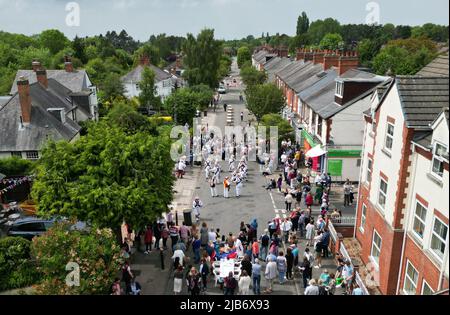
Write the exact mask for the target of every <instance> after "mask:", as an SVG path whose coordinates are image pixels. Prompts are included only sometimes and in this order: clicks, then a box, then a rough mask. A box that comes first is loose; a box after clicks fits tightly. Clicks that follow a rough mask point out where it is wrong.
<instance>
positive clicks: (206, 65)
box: [183, 29, 222, 89]
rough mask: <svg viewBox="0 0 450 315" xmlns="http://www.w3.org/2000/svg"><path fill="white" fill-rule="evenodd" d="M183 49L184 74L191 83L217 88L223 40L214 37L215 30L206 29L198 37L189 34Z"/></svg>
mask: <svg viewBox="0 0 450 315" xmlns="http://www.w3.org/2000/svg"><path fill="white" fill-rule="evenodd" d="M183 51H184V53H185V57H184V59H183V63H184V66H185V68H186V69H185V72H184V73H183V76H184V77H185V78H186V80H187V81H188V83H189V85H191V86H193V85H198V84H206V85H208V86H209V87H211V88H213V89H215V88H217V87H218V86H219V68H220V58H221V56H222V42H221V41H218V40H215V39H214V30H212V29H204V30H202V31H201V32H200V34H198V35H197V38H195V37H194V36H193V35H192V34H188V35H187V40H186V42H185V43H184V45H183Z"/></svg>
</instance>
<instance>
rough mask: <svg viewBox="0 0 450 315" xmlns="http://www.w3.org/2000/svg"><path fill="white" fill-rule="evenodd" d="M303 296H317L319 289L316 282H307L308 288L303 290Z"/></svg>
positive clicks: (312, 280)
mask: <svg viewBox="0 0 450 315" xmlns="http://www.w3.org/2000/svg"><path fill="white" fill-rule="evenodd" d="M305 295H319V287H318V286H317V283H316V280H314V279H311V280H309V286H308V287H306V289H305Z"/></svg>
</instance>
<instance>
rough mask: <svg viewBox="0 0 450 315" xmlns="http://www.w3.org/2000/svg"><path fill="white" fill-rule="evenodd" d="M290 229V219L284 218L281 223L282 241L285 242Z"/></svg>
mask: <svg viewBox="0 0 450 315" xmlns="http://www.w3.org/2000/svg"><path fill="white" fill-rule="evenodd" d="M291 229H292V222H291V220H290V219H289V218H288V219H284V221H283V223H281V231H282V232H283V236H284V242H285V243H287V242H288V240H289V231H290V230H291Z"/></svg>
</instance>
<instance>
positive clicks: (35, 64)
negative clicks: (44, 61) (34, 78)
mask: <svg viewBox="0 0 450 315" xmlns="http://www.w3.org/2000/svg"><path fill="white" fill-rule="evenodd" d="M31 67H32V68H33V71H34V72H36V71H37V70H39V69H40V68H41V63H40V62H39V61H37V60H33V62H32V63H31Z"/></svg>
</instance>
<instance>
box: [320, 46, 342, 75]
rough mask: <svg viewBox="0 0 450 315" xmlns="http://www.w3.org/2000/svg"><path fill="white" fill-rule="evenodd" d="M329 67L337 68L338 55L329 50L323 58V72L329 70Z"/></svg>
mask: <svg viewBox="0 0 450 315" xmlns="http://www.w3.org/2000/svg"><path fill="white" fill-rule="evenodd" d="M331 67H336V68H337V67H339V54H338V53H336V52H334V51H332V50H330V51H328V53H327V54H325V55H324V56H323V71H326V70H328V69H330V68H331Z"/></svg>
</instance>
